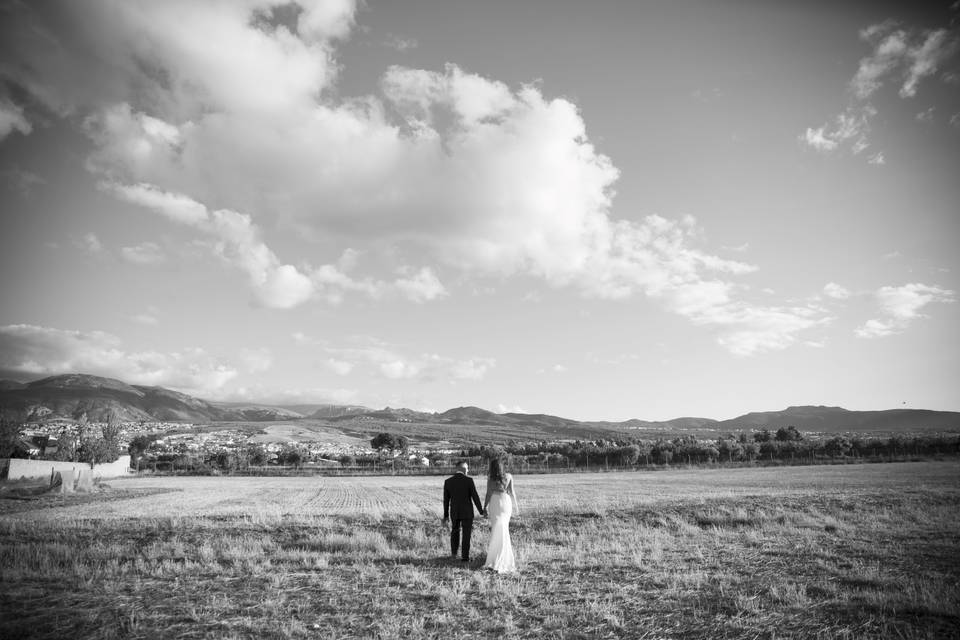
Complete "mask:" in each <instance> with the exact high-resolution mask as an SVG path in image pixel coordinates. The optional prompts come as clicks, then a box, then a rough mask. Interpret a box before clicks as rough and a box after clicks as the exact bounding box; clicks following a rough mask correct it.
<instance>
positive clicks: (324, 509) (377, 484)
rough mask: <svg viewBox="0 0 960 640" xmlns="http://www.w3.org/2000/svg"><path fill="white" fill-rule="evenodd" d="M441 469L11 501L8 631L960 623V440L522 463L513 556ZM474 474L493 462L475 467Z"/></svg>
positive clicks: (381, 633) (774, 629) (4, 528)
mask: <svg viewBox="0 0 960 640" xmlns="http://www.w3.org/2000/svg"><path fill="white" fill-rule="evenodd" d="M442 480H443V479H442V477H437V476H433V477H359V478H349V477H337V478H323V477H297V478H231V477H219V478H191V477H168V478H149V477H140V478H129V479H123V480H117V481H112V482H110V483H109V485H110V486H109V488H107V489H104V490H102V491H100V492H99V493H98V494H97V495H96V496H88V497H77V498H73V497H71V496H67V497H66V498H60V497H56V498H46V499H43V500H33V501H9V500H5V501H3V502H5V503H8V504H4V505H2V509H3V511H0V513H2V515H0V571H2V575H0V636H2V637H4V638H28V637H30V638H33V637H35V638H60V637H74V638H86V637H90V638H153V637H170V638H174V637H180V638H201V637H215V638H313V637H315V638H459V637H464V638H466V637H470V638H501V637H505V638H544V637H546V638H816V637H821V638H877V637H889V638H952V637H956V630H957V629H958V628H960V556H958V551H960V464H958V463H957V462H930V463H898V464H874V465H843V466H824V467H781V468H763V469H761V468H748V469H726V470H724V469H720V470H716V469H689V470H674V471H656V472H627V473H607V474H574V475H544V476H526V475H522V476H517V478H516V483H517V491H518V498H519V501H520V517H519V518H517V519H516V520H515V521H514V522H513V523H512V524H511V533H512V535H513V538H514V545H515V548H516V551H517V556H518V561H519V564H520V569H521V570H520V572H519V573H518V574H515V575H509V576H498V575H493V574H489V573H487V572H484V571H483V570H482V569H481V566H482V563H483V556H484V547H485V544H486V538H487V528H486V527H485V524H484V523H483V522H482V521H480V520H478V523H477V525H476V527H475V534H474V552H473V554H472V555H473V557H474V559H473V562H471V563H470V565H469V566H464V565H462V564H461V563H459V562H456V561H452V560H450V559H449V558H448V547H447V538H446V533H445V531H443V530H442V528H441V527H440V525H439V516H440V514H441V501H440V500H441V486H442ZM477 484H478V488H479V489H480V491H481V495H482V492H483V488H484V480H483V478H478V479H477Z"/></svg>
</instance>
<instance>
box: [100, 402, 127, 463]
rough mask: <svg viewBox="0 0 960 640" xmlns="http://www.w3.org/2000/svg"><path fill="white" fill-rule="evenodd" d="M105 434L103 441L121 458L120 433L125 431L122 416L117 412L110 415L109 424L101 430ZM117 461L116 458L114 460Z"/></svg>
mask: <svg viewBox="0 0 960 640" xmlns="http://www.w3.org/2000/svg"><path fill="white" fill-rule="evenodd" d="M100 431H101V433H102V434H103V440H104V442H106V443H107V446H108V447H112V448H113V449H116V450H117V456H118V457H119V455H120V454H119V450H120V433H121V431H123V424H122V423H121V422H120V415H119V414H118V413H117V412H116V411H111V412H110V415H109V416H108V417H107V424H105V425H103V427H101V429H100ZM114 460H116V458H114Z"/></svg>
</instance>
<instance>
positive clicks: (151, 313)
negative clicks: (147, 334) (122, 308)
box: [131, 307, 160, 327]
mask: <svg viewBox="0 0 960 640" xmlns="http://www.w3.org/2000/svg"><path fill="white" fill-rule="evenodd" d="M131 318H132V319H133V321H134V322H139V323H140V324H143V325H147V326H151V327H153V326H156V325H158V324H160V319H159V318H157V310H156V309H155V308H153V307H151V308H150V309H148V310H147V311H146V312H145V313H138V314H137V315H135V316H131Z"/></svg>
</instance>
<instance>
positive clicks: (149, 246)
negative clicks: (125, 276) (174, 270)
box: [120, 242, 167, 265]
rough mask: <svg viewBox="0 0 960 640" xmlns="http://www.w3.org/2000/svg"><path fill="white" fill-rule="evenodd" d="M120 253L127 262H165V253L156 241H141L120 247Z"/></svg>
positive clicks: (147, 263)
mask: <svg viewBox="0 0 960 640" xmlns="http://www.w3.org/2000/svg"><path fill="white" fill-rule="evenodd" d="M120 255H121V256H122V257H123V259H124V260H126V261H127V262H132V263H134V264H144V265H149V264H159V263H161V262H165V261H166V259H167V254H166V253H164V251H163V249H161V248H160V245H158V244H157V243H156V242H142V243H140V244H138V245H135V246H132V247H123V248H122V249H120Z"/></svg>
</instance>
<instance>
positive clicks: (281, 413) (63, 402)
mask: <svg viewBox="0 0 960 640" xmlns="http://www.w3.org/2000/svg"><path fill="white" fill-rule="evenodd" d="M0 410H3V411H4V412H5V413H9V412H11V411H13V412H16V413H17V414H19V415H20V416H26V418H27V419H28V420H42V419H51V418H58V417H59V418H67V419H77V418H79V417H80V415H82V414H84V413H86V414H87V418H88V419H89V420H91V421H94V422H102V421H105V420H106V419H107V417H108V416H109V415H110V413H111V412H115V413H116V415H117V416H118V417H119V418H120V420H122V421H125V422H129V421H141V420H142V421H164V422H192V423H215V422H277V421H291V420H310V421H315V422H320V423H322V424H327V425H331V426H334V425H335V426H336V428H339V429H341V430H343V431H345V432H346V431H363V432H368V431H370V430H371V429H378V428H386V427H387V426H390V425H393V427H392V428H399V425H403V428H402V430H403V431H404V432H409V434H410V435H415V434H416V433H417V429H418V425H421V427H420V430H421V431H423V430H428V431H430V432H431V433H434V434H436V435H437V436H438V437H442V435H443V433H444V432H445V430H449V432H450V433H454V432H463V433H467V434H469V433H476V434H484V435H485V436H486V437H487V439H490V438H494V439H496V438H518V437H519V438H524V437H529V438H531V439H567V438H576V439H584V438H586V439H590V438H594V437H596V438H610V437H617V434H625V435H632V436H640V437H647V438H653V437H670V435H671V434H675V433H678V432H686V433H695V434H700V435H704V436H706V435H709V434H711V433H727V432H739V431H750V430H760V429H769V430H771V431H775V430H776V429H779V428H781V427H787V426H794V427H796V428H797V429H799V430H800V431H805V432H821V433H841V432H861V433H868V432H884V433H892V432H915V431H951V430H960V413H958V412H953V411H928V410H922V409H892V410H887V411H850V410H847V409H843V408H841V407H824V406H794V407H788V408H787V409H784V410H783V411H766V412H753V413H747V414H744V415H742V416H739V417H737V418H733V419H730V420H722V421H718V420H713V419H710V418H696V417H684V418H675V419H673V420H667V421H647V420H640V419H631V420H626V421H623V422H600V421H577V420H571V419H569V418H562V417H558V416H552V415H546V414H526V413H494V412H492V411H488V410H486V409H481V408H479V407H473V406H465V407H457V408H454V409H449V410H447V411H444V412H442V413H426V412H422V411H414V410H411V409H403V408H400V409H397V408H390V407H385V408H383V409H376V410H375V409H369V408H366V407H361V406H356V405H297V406H290V407H283V406H271V405H265V404H256V403H243V404H239V403H215V402H209V401H206V400H201V399H199V398H195V397H193V396H189V395H187V394H184V393H179V392H177V391H172V390H170V389H165V388H163V387H149V386H139V385H130V384H127V383H125V382H122V381H120V380H114V379H112V378H103V377H99V376H92V375H86V374H77V373H73V374H65V375H59V376H51V377H48V378H43V379H41V380H35V381H33V382H26V383H23V382H15V381H9V380H0Z"/></svg>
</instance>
